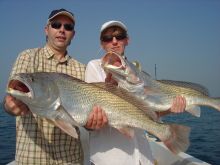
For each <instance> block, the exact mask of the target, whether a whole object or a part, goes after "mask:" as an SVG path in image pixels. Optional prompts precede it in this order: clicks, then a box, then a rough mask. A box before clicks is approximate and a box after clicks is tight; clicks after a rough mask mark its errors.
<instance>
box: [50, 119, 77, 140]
mask: <svg viewBox="0 0 220 165" xmlns="http://www.w3.org/2000/svg"><path fill="white" fill-rule="evenodd" d="M51 122H52V123H53V124H54V125H55V126H57V127H59V128H60V129H61V130H62V131H64V132H65V133H67V134H68V135H70V136H72V137H74V138H76V139H78V138H79V137H78V133H77V131H76V129H75V127H74V126H73V125H72V124H70V123H67V122H65V121H63V120H60V119H57V120H51Z"/></svg>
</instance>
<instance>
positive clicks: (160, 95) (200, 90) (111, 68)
mask: <svg viewBox="0 0 220 165" xmlns="http://www.w3.org/2000/svg"><path fill="white" fill-rule="evenodd" d="M115 61H117V62H119V63H121V65H119V66H115V65H114V62H115ZM102 66H103V68H104V70H105V71H106V72H109V73H111V74H112V75H113V78H114V79H115V80H116V81H117V82H118V84H119V86H120V87H121V88H123V89H125V90H127V91H129V92H131V93H132V94H133V95H135V96H136V97H138V98H139V99H141V100H143V101H144V102H145V103H146V104H147V105H148V106H149V107H151V108H152V109H154V110H155V111H166V110H168V109H169V108H170V107H171V105H172V102H173V99H174V98H175V97H176V96H178V95H181V96H184V97H185V98H186V111H188V112H190V113H191V114H193V115H195V116H198V117H199V116H200V106H209V107H212V108H214V109H217V110H218V111H220V98H212V97H210V96H209V94H208V90H207V89H206V88H205V87H203V86H201V85H199V84H195V83H191V82H181V81H172V80H154V79H153V78H152V77H151V76H150V75H149V74H148V73H146V72H144V71H142V70H140V69H139V68H137V67H136V66H135V65H134V64H133V63H131V62H129V61H128V60H126V59H124V58H122V57H121V56H120V55H117V54H116V53H114V52H109V53H107V54H106V55H105V56H104V58H103V60H102Z"/></svg>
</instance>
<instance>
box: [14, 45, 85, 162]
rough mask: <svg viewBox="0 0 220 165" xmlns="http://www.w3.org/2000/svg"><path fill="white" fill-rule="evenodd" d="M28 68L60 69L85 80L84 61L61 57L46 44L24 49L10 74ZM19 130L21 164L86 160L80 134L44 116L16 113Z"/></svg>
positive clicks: (17, 159)
mask: <svg viewBox="0 0 220 165" xmlns="http://www.w3.org/2000/svg"><path fill="white" fill-rule="evenodd" d="M29 72H59V73H65V74H68V75H70V76H73V77H76V78H79V79H81V80H84V72H85V65H83V64H81V63H79V62H78V61H76V60H75V59H73V58H71V57H70V56H69V55H66V56H65V58H64V59H62V60H60V61H58V60H56V59H55V58H54V53H53V51H52V50H51V49H50V48H49V47H48V46H45V47H43V48H35V49H28V50H25V51H23V52H21V53H20V54H19V56H18V58H17V60H16V62H15V64H14V66H13V68H12V72H11V75H14V74H16V73H29ZM76 130H77V132H78V133H79V130H78V128H76ZM16 134H17V137H16V164H18V165H19V164H22V165H32V164H41V165H52V164H62V165H64V164H77V165H80V164H83V151H82V146H81V142H80V138H79V139H75V138H73V137H71V136H69V135H67V134H66V133H64V132H63V131H62V130H60V129H59V128H58V127H55V126H54V125H53V124H50V123H48V122H47V121H46V120H45V119H42V118H40V117H38V116H33V115H32V114H30V115H25V116H18V117H16Z"/></svg>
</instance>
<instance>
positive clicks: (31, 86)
mask: <svg viewBox="0 0 220 165" xmlns="http://www.w3.org/2000/svg"><path fill="white" fill-rule="evenodd" d="M15 82H16V83H17V87H13V88H11V87H10V86H11V85H10V83H15ZM7 93H8V94H11V95H12V96H14V97H16V98H17V99H19V100H21V101H23V102H24V103H25V104H27V106H28V107H29V108H30V110H31V111H32V112H33V113H34V114H36V115H39V116H41V117H43V118H46V119H48V120H50V121H52V122H53V123H54V124H55V125H56V126H58V127H60V128H61V129H62V130H63V131H65V132H66V133H68V134H69V135H71V136H73V137H76V138H77V135H76V134H75V132H74V131H73V129H72V128H74V126H75V125H77V126H84V125H85V124H86V122H87V119H88V116H89V113H90V112H91V111H92V108H93V106H94V105H99V106H101V107H102V109H103V110H104V111H105V113H106V115H107V117H108V122H109V125H110V126H112V127H114V128H116V129H118V130H119V131H121V132H124V133H125V134H126V135H128V136H131V137H132V136H133V135H132V134H133V129H132V128H134V127H136V128H141V129H143V130H146V131H148V132H149V133H151V134H153V135H154V136H156V137H158V138H159V139H160V140H161V141H163V142H164V144H165V145H166V146H167V147H168V148H169V149H170V150H171V151H172V152H174V153H178V152H180V151H185V150H186V149H187V148H188V146H189V137H188V136H189V132H190V128H188V127H186V126H182V125H177V124H166V123H159V122H157V121H156V114H155V112H153V111H150V110H149V109H148V107H147V106H146V105H143V104H142V103H141V102H139V101H138V100H137V99H136V98H135V97H133V96H132V95H130V93H129V92H127V91H126V90H123V89H120V88H118V87H117V86H113V85H111V84H107V83H86V82H84V81H81V80H79V79H76V78H73V77H71V76H68V75H65V74H62V73H45V72H39V73H20V74H16V75H14V76H12V77H11V78H10V80H9V83H8V86H7ZM143 110H144V111H149V112H148V113H145V112H144V111H143ZM71 127H72V128H71ZM125 138H126V137H125Z"/></svg>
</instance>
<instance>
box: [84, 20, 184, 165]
mask: <svg viewBox="0 0 220 165" xmlns="http://www.w3.org/2000/svg"><path fill="white" fill-rule="evenodd" d="M127 31H128V30H127V27H126V26H125V24H123V23H122V22H120V21H114V20H113V21H108V22H106V23H104V24H103V25H102V26H101V29H100V43H101V47H102V48H103V49H104V51H105V52H108V51H114V52H116V53H117V54H120V55H122V56H124V53H125V47H126V46H127V45H128V43H129V36H128V33H127ZM85 81H86V82H104V81H108V82H111V81H112V79H111V75H106V73H105V71H104V70H103V68H102V67H101V59H95V60H91V61H90V62H89V63H88V65H87V67H86V72H85ZM184 108H185V99H184V98H176V99H175V100H174V103H173V106H172V107H171V109H170V111H171V112H182V111H183V110H184ZM134 132H135V133H134V134H135V136H134V138H128V137H126V136H125V135H123V134H121V133H120V132H119V131H118V130H116V129H115V128H112V127H109V126H106V127H104V128H101V129H98V130H97V129H96V130H94V131H91V133H90V161H91V162H92V163H93V164H95V165H113V164H114V165H140V164H141V165H152V164H154V158H153V156H152V152H151V149H150V146H149V143H148V141H147V139H146V137H145V133H144V131H143V130H140V129H134Z"/></svg>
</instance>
